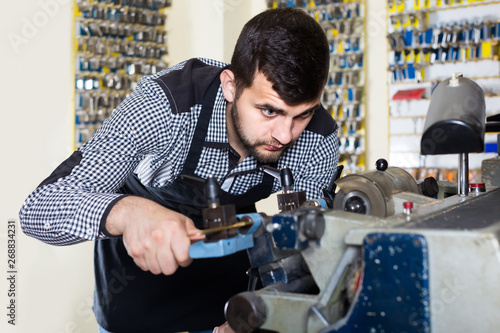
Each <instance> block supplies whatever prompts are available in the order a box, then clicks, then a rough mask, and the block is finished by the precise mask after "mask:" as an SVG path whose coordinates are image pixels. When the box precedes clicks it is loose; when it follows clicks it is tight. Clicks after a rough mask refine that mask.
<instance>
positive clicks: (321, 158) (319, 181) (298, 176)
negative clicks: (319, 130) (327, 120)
mask: <svg viewBox="0 0 500 333" xmlns="http://www.w3.org/2000/svg"><path fill="white" fill-rule="evenodd" d="M338 161H339V142H338V137H337V131H333V132H332V133H331V134H329V135H328V136H326V137H322V139H321V140H320V141H319V143H318V144H317V145H315V146H314V147H312V149H310V150H308V153H306V154H304V164H303V166H302V167H301V168H300V169H299V170H295V171H294V181H295V184H294V190H295V191H306V197H307V200H311V199H318V198H322V197H323V192H322V190H323V188H324V187H326V186H328V184H329V183H330V180H331V178H332V177H333V174H334V172H335V171H336V170H337V164H338Z"/></svg>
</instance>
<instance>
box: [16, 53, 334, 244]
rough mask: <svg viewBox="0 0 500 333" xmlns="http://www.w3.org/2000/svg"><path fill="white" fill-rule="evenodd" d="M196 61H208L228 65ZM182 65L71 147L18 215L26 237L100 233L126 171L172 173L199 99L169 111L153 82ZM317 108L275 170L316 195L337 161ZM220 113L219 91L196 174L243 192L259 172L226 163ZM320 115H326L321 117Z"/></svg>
mask: <svg viewBox="0 0 500 333" xmlns="http://www.w3.org/2000/svg"><path fill="white" fill-rule="evenodd" d="M199 60H202V61H203V62H204V63H206V64H207V65H210V66H218V67H223V66H225V65H226V64H224V63H221V62H217V61H213V60H208V59H199ZM185 64H186V62H183V63H180V64H178V65H176V66H173V67H170V68H168V69H166V70H164V71H162V72H160V73H157V74H155V75H153V76H147V77H144V78H142V79H141V80H140V82H139V83H138V86H137V88H136V89H135V91H134V92H133V93H132V94H131V95H130V96H129V97H127V98H126V100H125V101H124V102H123V103H122V104H121V105H120V106H119V107H118V108H117V109H116V110H114V111H113V113H112V115H111V116H110V117H109V118H108V119H107V120H106V121H105V122H104V124H103V125H102V127H101V128H100V129H99V130H98V131H97V132H96V133H95V134H94V136H93V137H92V139H91V140H90V141H89V142H87V143H86V144H84V145H83V146H82V147H80V148H79V149H78V150H77V152H76V153H77V154H78V155H77V156H76V157H75V158H76V160H77V161H76V162H75V163H73V166H72V168H71V169H70V170H66V171H65V170H64V168H63V170H62V176H61V177H58V178H57V179H55V180H54V181H52V182H49V183H47V184H43V183H42V185H41V186H39V187H38V188H37V189H36V190H35V191H34V192H33V193H31V194H30V195H29V197H28V198H27V199H26V201H25V202H24V204H23V206H22V207H21V211H20V214H19V216H20V222H21V226H22V228H23V231H24V232H25V233H26V234H27V235H30V236H33V237H35V238H37V239H40V240H42V241H44V242H46V243H50V244H55V245H67V244H72V243H78V242H82V241H86V240H95V239H99V238H105V237H106V234H105V233H103V232H102V229H101V228H100V227H101V223H104V222H105V221H102V220H103V219H104V220H105V218H103V217H106V216H107V214H108V213H109V210H110V209H111V207H112V206H113V205H114V203H115V202H116V201H118V200H119V198H120V197H121V196H122V195H121V194H117V193H116V192H117V190H118V189H119V188H120V187H121V186H122V185H123V183H124V181H125V179H126V178H127V177H128V176H129V175H130V174H131V173H132V172H135V173H137V175H138V176H139V179H140V180H141V182H142V183H143V184H145V185H148V186H155V187H157V186H162V185H164V184H167V183H169V182H172V181H174V180H175V179H176V178H177V176H178V175H179V173H180V172H181V170H182V168H183V164H184V161H185V159H186V156H187V153H188V150H189V147H190V142H191V139H192V137H193V133H194V129H195V126H196V123H197V119H198V116H199V114H200V111H201V104H196V105H194V106H192V107H191V109H190V111H189V112H180V113H175V112H172V108H171V105H170V103H169V100H168V99H167V98H166V96H165V93H164V91H163V90H162V89H161V87H160V86H159V84H158V83H157V82H155V81H154V79H155V78H158V77H160V76H163V75H165V74H167V73H168V72H170V71H180V70H183V68H184V67H185ZM318 111H321V113H320V112H318ZM318 111H317V112H316V114H315V115H314V117H313V119H312V120H311V123H310V124H309V126H308V127H307V128H306V130H305V131H304V132H303V133H302V134H301V136H300V137H299V139H298V140H297V141H296V143H295V145H294V146H292V147H290V148H289V149H288V150H286V151H285V152H284V154H283V155H282V157H281V158H280V160H279V162H278V168H282V167H284V166H287V167H289V168H290V169H291V170H292V173H293V176H294V180H295V186H294V188H295V190H305V191H306V192H307V197H308V198H320V197H321V196H322V192H321V189H322V188H323V187H324V186H326V185H327V184H328V182H329V181H330V179H331V177H332V174H333V171H334V170H335V169H336V165H337V162H338V139H337V131H336V124H335V122H334V121H333V120H332V119H331V117H330V116H329V115H328V114H327V113H326V111H325V110H324V109H321V110H318ZM225 112H226V100H225V98H224V96H223V94H222V89H221V88H219V91H218V93H217V97H216V100H215V104H214V106H213V114H212V118H211V120H210V123H209V127H208V133H207V137H206V140H205V141H206V142H205V146H204V148H203V151H202V154H201V156H200V160H199V163H198V166H197V168H196V171H195V174H196V175H197V176H199V177H201V178H207V177H208V176H209V175H214V176H215V177H216V178H217V180H218V181H219V183H221V184H223V188H224V189H225V190H226V191H227V192H229V193H231V194H242V193H245V192H246V191H247V190H248V189H249V188H251V187H253V186H255V185H256V184H259V183H260V182H261V181H262V177H263V172H262V171H258V170H257V161H256V160H255V158H254V157H253V156H248V157H246V158H245V159H244V160H243V161H242V162H241V163H239V164H237V165H234V163H230V161H231V158H230V155H229V154H231V148H230V147H229V143H228V137H227V129H226V118H225ZM325 115H326V116H327V117H329V119H328V121H326V122H325ZM325 124H327V126H329V128H325ZM314 127H316V128H320V130H319V131H317V130H315V129H313V128H314ZM74 155H75V154H74ZM78 156H79V157H80V158H77V157H78ZM70 164H71V163H70ZM56 171H57V170H56ZM280 189H281V187H280V183H279V180H275V182H274V186H273V192H277V191H279V190H280Z"/></svg>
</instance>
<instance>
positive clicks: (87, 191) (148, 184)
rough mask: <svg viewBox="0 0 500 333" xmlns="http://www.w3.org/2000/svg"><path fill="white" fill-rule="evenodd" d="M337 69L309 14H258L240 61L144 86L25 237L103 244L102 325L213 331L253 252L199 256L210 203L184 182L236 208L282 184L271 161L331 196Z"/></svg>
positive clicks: (241, 45)
mask: <svg viewBox="0 0 500 333" xmlns="http://www.w3.org/2000/svg"><path fill="white" fill-rule="evenodd" d="M328 66H329V47H328V43H327V40H326V37H325V35H324V32H323V30H322V28H321V27H320V26H319V25H318V24H317V23H316V22H315V21H314V19H312V18H311V17H309V16H308V15H307V14H306V13H305V12H303V11H301V10H298V9H291V8H286V9H274V10H268V11H265V12H263V13H261V14H259V15H257V16H256V17H254V18H253V19H252V20H250V21H249V22H248V23H247V24H246V25H245V27H244V28H243V31H242V33H241V35H240V37H239V39H238V42H237V45H236V47H235V51H234V54H233V57H232V60H231V65H229V66H227V65H225V64H223V63H220V62H217V61H213V60H207V59H191V60H188V61H185V62H183V63H181V64H178V65H176V66H173V67H171V68H169V69H167V70H165V71H162V72H160V73H158V74H155V75H153V76H148V77H144V78H142V79H141V81H140V82H139V84H138V86H137V89H135V91H134V92H133V93H132V94H131V95H130V96H129V97H128V98H127V99H126V100H125V101H124V102H123V103H122V104H121V105H120V106H119V107H118V108H117V109H116V110H114V112H113V114H112V115H111V116H110V118H109V119H107V120H106V121H105V122H104V124H103V126H102V127H101V129H99V130H98V131H97V132H96V133H95V135H94V136H93V137H92V139H91V140H90V141H89V142H88V143H86V144H85V145H83V146H82V147H81V148H79V149H78V150H77V151H75V152H74V153H73V155H71V156H70V157H69V158H68V159H67V160H66V161H64V162H63V163H62V164H61V165H60V166H59V167H58V168H57V169H56V170H55V171H54V172H53V173H52V174H51V175H50V176H49V177H48V178H47V179H46V180H44V181H43V182H42V183H41V184H40V185H39V187H38V188H37V189H36V190H35V191H34V192H33V193H32V194H31V195H30V196H29V197H28V198H27V199H26V201H25V203H24V205H23V207H22V208H21V211H20V220H21V226H22V228H23V231H24V232H25V233H26V234H28V235H30V236H33V237H36V238H38V239H40V240H42V241H44V242H47V243H50V244H54V245H67V244H73V243H78V242H82V241H88V240H96V242H95V244H96V245H95V276H96V289H95V301H94V312H95V314H96V318H97V321H98V323H99V325H100V327H101V328H102V329H105V330H107V331H110V332H177V331H185V330H190V331H196V330H206V329H209V328H213V327H214V326H216V325H218V324H220V323H221V322H223V321H224V315H223V307H224V304H225V302H226V301H227V299H228V298H229V297H231V296H232V295H234V294H236V293H238V292H241V291H244V290H245V289H246V287H247V278H246V277H245V271H246V270H247V269H248V268H249V264H248V258H247V257H246V254H245V253H244V252H240V253H236V254H234V255H231V256H227V257H224V258H217V259H200V260H195V261H192V260H191V259H190V258H189V251H188V249H189V246H190V245H191V239H190V234H193V233H195V232H196V231H197V230H198V229H197V228H199V227H200V226H201V220H200V216H199V212H200V210H201V209H202V208H203V205H204V203H203V200H202V199H201V195H200V191H199V189H198V188H197V186H196V185H193V184H192V183H189V182H186V181H185V179H186V177H183V176H182V175H187V176H194V177H196V178H201V179H206V178H207V177H208V176H209V175H213V176H214V177H216V179H217V180H218V181H219V183H220V184H221V195H220V199H221V203H222V204H230V203H232V204H235V205H236V207H237V209H238V210H239V212H242V211H244V210H248V209H251V208H252V205H253V204H254V203H255V202H256V201H258V200H260V199H262V198H265V197H267V196H268V195H269V194H270V193H272V192H276V191H278V190H280V184H279V181H277V180H275V179H273V178H272V177H271V176H269V175H267V174H264V173H263V172H261V171H260V166H261V165H265V164H267V165H272V166H275V167H278V168H283V167H285V166H287V167H289V168H290V169H291V170H292V172H293V174H294V179H295V187H296V189H297V190H299V189H300V190H306V192H307V196H308V198H317V197H320V196H321V189H322V188H323V187H324V186H326V185H327V183H328V181H329V180H330V178H331V177H332V174H333V171H334V170H335V169H336V164H337V161H338V140H337V126H336V124H335V122H334V121H333V119H332V118H331V116H330V115H329V114H328V113H327V112H326V111H325V110H324V109H323V108H322V107H321V105H320V97H321V94H322V90H323V87H324V84H325V82H326V79H327V76H328ZM188 178H192V177H188ZM195 183H196V182H195ZM248 207H251V208H248ZM224 327H225V326H224Z"/></svg>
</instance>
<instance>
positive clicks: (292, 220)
mask: <svg viewBox="0 0 500 333" xmlns="http://www.w3.org/2000/svg"><path fill="white" fill-rule="evenodd" d="M272 223H273V225H276V226H279V227H277V228H276V229H275V230H274V231H273V233H272V235H273V239H274V243H275V245H276V247H277V248H279V249H301V248H302V249H305V248H306V247H307V245H308V242H307V240H302V241H301V240H299V216H298V215H294V214H286V213H284V214H279V215H275V216H273V220H272Z"/></svg>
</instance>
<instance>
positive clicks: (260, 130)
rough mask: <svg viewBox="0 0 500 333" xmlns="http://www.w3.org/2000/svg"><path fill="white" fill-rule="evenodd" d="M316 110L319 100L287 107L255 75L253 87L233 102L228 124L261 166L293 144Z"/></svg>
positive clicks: (269, 84)
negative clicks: (230, 123) (230, 124)
mask: <svg viewBox="0 0 500 333" xmlns="http://www.w3.org/2000/svg"><path fill="white" fill-rule="evenodd" d="M234 96H236V95H234ZM234 96H233V97H234ZM318 107H319V97H318V100H317V101H314V102H311V103H303V104H299V105H294V106H290V105H288V104H286V103H285V102H284V101H283V100H282V99H281V98H280V97H279V95H278V93H276V92H275V91H274V89H273V88H272V84H271V83H270V82H269V81H268V80H267V79H266V77H265V76H264V75H263V74H261V73H258V74H257V75H256V76H255V79H254V82H253V84H252V86H251V87H249V88H246V89H244V90H243V92H242V93H241V95H240V96H239V97H238V99H234V100H233V103H232V105H231V109H230V116H231V117H230V121H231V122H232V125H233V126H232V127H233V128H234V132H235V134H236V137H237V139H239V143H241V145H242V146H243V147H244V148H245V149H246V151H247V152H248V153H250V154H251V155H253V156H254V157H255V158H256V159H257V160H259V161H260V162H262V163H271V162H275V161H277V160H278V158H279V157H280V156H281V154H283V152H284V151H285V150H286V149H287V148H288V147H290V146H291V145H293V143H294V142H295V140H297V138H298V137H299V136H300V134H301V133H302V132H303V131H304V129H305V128H306V126H307V124H308V123H309V121H310V120H311V118H312V116H313V113H314V110H315V109H317V108H318ZM230 143H231V142H230ZM233 147H234V146H233ZM235 149H237V148H236V147H235ZM237 150H238V149H237ZM240 154H241V152H240Z"/></svg>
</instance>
